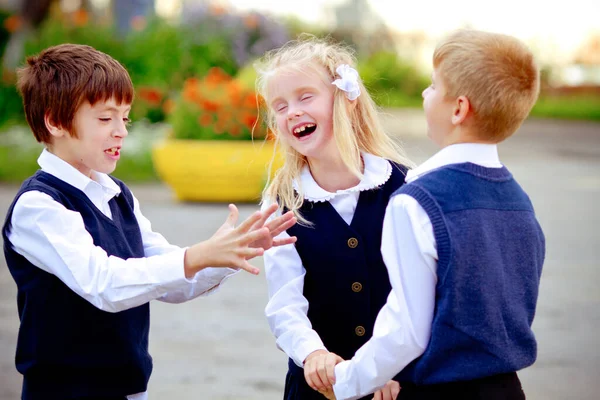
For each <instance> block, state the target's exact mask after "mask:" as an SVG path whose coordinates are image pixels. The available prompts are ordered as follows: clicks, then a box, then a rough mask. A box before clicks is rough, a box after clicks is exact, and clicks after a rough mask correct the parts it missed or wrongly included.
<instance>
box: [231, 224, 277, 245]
mask: <svg viewBox="0 0 600 400" xmlns="http://www.w3.org/2000/svg"><path fill="white" fill-rule="evenodd" d="M270 236H271V234H270V233H269V229H268V228H266V227H263V228H260V229H257V230H255V231H251V232H247V233H244V234H242V235H241V236H240V237H239V243H240V245H241V246H247V245H249V244H250V243H252V242H256V241H258V240H262V239H268V238H269V237H270Z"/></svg>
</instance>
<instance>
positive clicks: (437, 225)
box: [323, 30, 545, 400]
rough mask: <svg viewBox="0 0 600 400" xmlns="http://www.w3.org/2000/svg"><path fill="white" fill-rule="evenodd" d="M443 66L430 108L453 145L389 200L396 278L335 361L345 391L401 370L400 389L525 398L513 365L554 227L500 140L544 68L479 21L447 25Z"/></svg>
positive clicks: (529, 335) (439, 61)
mask: <svg viewBox="0 0 600 400" xmlns="http://www.w3.org/2000/svg"><path fill="white" fill-rule="evenodd" d="M433 66H434V72H433V75H432V84H431V86H429V87H428V88H427V89H425V91H424V92H423V99H424V100H423V108H424V109H425V115H426V119H427V125H428V135H429V137H430V138H431V140H433V141H434V142H435V143H436V144H438V145H439V146H440V147H441V148H442V150H441V151H439V152H438V153H437V154H436V155H434V156H433V157H432V158H430V159H429V160H427V161H426V162H425V163H423V164H422V165H420V166H419V167H417V168H415V169H414V170H412V171H409V172H408V173H407V176H406V181H407V183H406V184H405V185H404V186H403V187H402V188H400V189H399V190H398V191H397V192H396V193H395V196H394V197H392V198H391V200H390V203H389V205H388V209H387V211H386V217H385V221H384V229H383V240H382V253H383V258H384V260H385V263H386V266H387V268H388V272H389V275H390V281H391V285H392V292H391V294H390V296H389V298H388V302H387V304H386V305H385V306H384V307H383V308H382V309H381V311H380V312H379V315H378V317H377V321H376V323H375V328H374V334H373V337H372V338H371V339H370V340H369V342H368V343H366V344H365V345H364V346H363V347H361V349H359V350H358V351H357V352H356V354H355V356H354V357H353V358H352V360H350V361H343V362H342V360H340V359H339V358H335V357H332V358H331V359H330V360H328V364H327V365H325V366H324V368H323V370H324V371H325V373H326V374H327V376H328V379H329V381H330V383H332V384H333V383H334V381H335V384H334V385H333V391H334V392H335V395H336V397H337V398H338V399H355V398H359V397H361V396H364V395H366V394H368V393H371V392H373V391H375V390H377V389H378V388H380V387H381V386H383V385H384V384H385V383H386V382H388V380H389V379H391V378H392V377H393V376H395V375H396V374H397V373H398V371H402V372H401V373H400V375H399V378H400V383H401V387H402V389H401V391H400V394H399V395H398V399H402V400H406V399H419V400H425V399H426V400H430V399H440V400H441V399H447V398H460V399H462V400H475V399H486V400H500V399H502V400H508V399H524V398H525V395H524V393H523V390H522V389H521V384H520V381H519V378H518V377H517V374H516V372H517V371H519V370H520V369H522V368H525V367H527V366H529V365H531V364H533V362H534V361H535V358H536V340H535V337H534V335H533V332H532V331H531V324H532V321H533V317H534V314H535V307H536V302H537V296H538V288H539V280H540V276H541V272H542V265H543V261H544V254H545V241H544V235H543V232H542V230H541V228H540V226H539V224H538V221H537V219H536V216H535V213H534V210H533V206H532V204H531V201H530V199H529V197H528V196H527V194H526V193H525V192H524V191H523V189H522V188H521V187H520V186H519V184H518V183H517V182H516V181H515V179H514V178H513V176H512V175H511V173H510V172H509V171H508V170H507V169H506V167H504V166H503V165H502V164H501V163H500V160H499V158H498V152H497V147H496V145H497V143H499V142H501V141H503V140H504V139H506V138H507V137H510V136H511V135H512V134H513V133H514V132H515V131H516V130H517V129H518V128H519V126H520V125H521V123H522V122H523V121H524V120H525V118H526V117H527V115H528V114H529V112H530V110H531V108H532V107H533V105H534V103H535V101H536V99H537V96H538V91H539V72H538V68H537V66H536V63H535V61H534V57H533V55H532V54H531V52H530V51H529V49H527V47H526V46H525V45H523V44H522V43H521V42H520V41H518V40H517V39H515V38H513V37H510V36H506V35H501V34H494V33H488V32H482V31H475V30H461V31H458V32H455V33H453V34H451V35H449V36H448V37H447V38H446V39H444V40H443V41H442V42H441V43H440V44H439V45H438V47H437V48H436V50H435V53H434V56H433ZM335 364H337V365H335ZM334 365H335V366H334ZM328 396H330V397H331V396H332V393H331V391H330V392H329V393H328Z"/></svg>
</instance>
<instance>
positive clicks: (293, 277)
mask: <svg viewBox="0 0 600 400" xmlns="http://www.w3.org/2000/svg"><path fill="white" fill-rule="evenodd" d="M268 204H269V202H268V201H265V202H264V205H263V208H265V207H267V206H268ZM286 238H289V235H288V234H287V232H285V231H284V232H282V233H281V234H279V236H277V239H282V240H285V239H286ZM263 257H264V262H265V274H266V276H267V285H268V290H269V302H268V304H267V306H266V308H265V314H266V316H267V321H268V322H269V326H270V328H271V332H273V334H274V335H275V338H276V343H277V347H278V348H279V349H280V350H282V351H283V352H285V353H286V354H287V355H288V356H289V357H290V358H292V360H294V362H295V363H296V365H298V366H300V367H302V366H303V363H304V361H305V360H306V357H307V356H308V355H309V354H310V353H312V352H314V351H316V350H326V349H325V346H324V345H323V342H322V341H321V338H320V337H319V335H318V334H317V332H315V331H314V330H313V329H312V325H311V323H310V320H309V319H308V317H307V311H308V301H307V300H306V297H304V294H303V289H304V276H305V275H306V270H305V269H304V266H303V265H302V260H301V259H300V255H299V254H298V251H297V250H296V247H295V246H281V247H273V248H271V249H270V250H269V251H267V252H265V254H264V256H263Z"/></svg>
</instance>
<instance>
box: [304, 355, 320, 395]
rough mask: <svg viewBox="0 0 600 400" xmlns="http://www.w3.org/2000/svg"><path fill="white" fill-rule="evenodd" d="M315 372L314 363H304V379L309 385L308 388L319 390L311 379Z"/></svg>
mask: <svg viewBox="0 0 600 400" xmlns="http://www.w3.org/2000/svg"><path fill="white" fill-rule="evenodd" d="M316 373H317V371H315V368H314V363H312V362H311V363H308V364H306V365H304V379H305V380H306V383H307V384H308V386H310V388H311V389H313V390H319V388H317V385H316V384H315V382H314V379H313V378H314V376H315V375H316Z"/></svg>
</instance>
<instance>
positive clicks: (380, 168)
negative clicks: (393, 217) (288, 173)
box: [294, 153, 392, 202]
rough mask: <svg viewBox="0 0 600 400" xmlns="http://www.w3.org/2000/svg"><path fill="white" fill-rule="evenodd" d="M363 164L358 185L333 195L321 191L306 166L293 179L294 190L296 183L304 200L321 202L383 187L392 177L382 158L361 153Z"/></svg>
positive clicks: (389, 166)
mask: <svg viewBox="0 0 600 400" xmlns="http://www.w3.org/2000/svg"><path fill="white" fill-rule="evenodd" d="M361 156H362V159H363V162H364V164H365V170H364V173H363V177H362V179H361V180H360V182H359V183H358V185H356V186H354V187H351V188H348V189H343V190H338V191H336V192H335V193H332V192H328V191H327V190H325V189H323V188H322V187H321V186H319V184H318V183H317V182H316V181H315V179H314V178H313V176H312V174H311V173H310V169H309V168H308V165H305V166H304V168H303V169H302V172H301V174H300V177H298V178H297V179H294V189H295V190H296V191H298V181H299V182H300V186H301V187H302V190H303V192H304V199H305V200H308V201H311V202H323V201H329V200H331V199H333V198H334V197H336V196H338V195H341V194H345V193H351V192H362V191H364V190H370V189H374V188H376V187H378V186H381V185H383V184H384V183H386V182H387V181H388V179H389V178H390V176H391V175H392V165H391V164H390V162H389V161H388V160H386V159H384V158H381V157H377V156H374V155H372V154H367V153H361Z"/></svg>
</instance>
